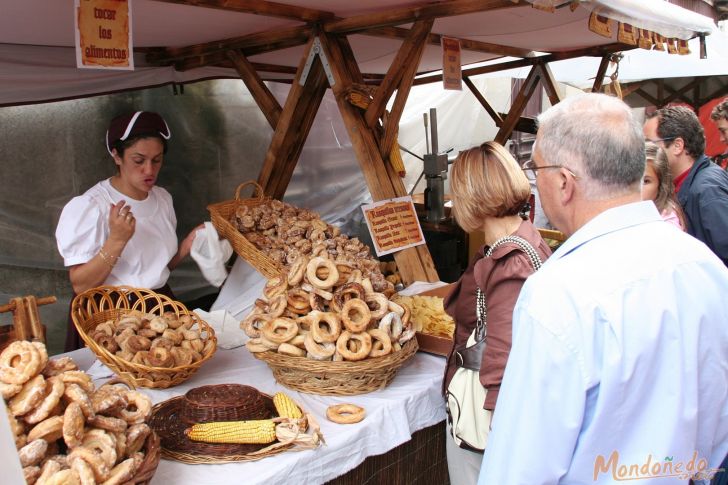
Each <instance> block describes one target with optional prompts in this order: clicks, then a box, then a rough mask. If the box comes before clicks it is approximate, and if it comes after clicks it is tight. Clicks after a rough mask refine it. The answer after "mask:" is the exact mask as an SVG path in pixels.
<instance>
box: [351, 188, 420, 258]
mask: <svg viewBox="0 0 728 485" xmlns="http://www.w3.org/2000/svg"><path fill="white" fill-rule="evenodd" d="M361 209H362V211H363V212H364V218H365V219H366V221H367V226H368V227H369V233H370V234H371V235H372V241H374V250H375V251H376V253H377V256H384V255H385V254H390V253H394V252H396V251H401V250H402V249H407V248H411V247H413V246H418V245H420V244H424V243H425V238H424V236H423V235H422V229H421V228H420V221H419V220H418V219H417V212H415V206H414V204H413V203H412V197H409V196H407V197H398V198H396V199H387V200H380V201H379V202H375V203H373V204H365V205H363V206H362V208H361Z"/></svg>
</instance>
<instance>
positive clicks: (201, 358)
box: [71, 286, 217, 388]
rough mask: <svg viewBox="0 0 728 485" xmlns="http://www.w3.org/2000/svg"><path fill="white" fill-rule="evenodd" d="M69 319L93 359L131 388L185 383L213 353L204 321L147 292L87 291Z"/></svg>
mask: <svg viewBox="0 0 728 485" xmlns="http://www.w3.org/2000/svg"><path fill="white" fill-rule="evenodd" d="M71 318H72V319H73V323H74V325H75V326H76V328H77V329H78V333H79V334H80V335H81V338H82V339H83V341H84V342H85V343H86V345H87V346H88V348H89V349H91V350H92V351H93V352H94V353H95V354H96V356H97V357H98V359H99V360H100V361H101V362H103V363H104V364H105V365H107V366H108V367H109V368H111V369H112V370H113V371H114V372H115V373H116V374H117V375H118V376H119V378H120V379H121V380H122V381H124V382H126V383H128V384H130V385H132V386H134V387H138V386H141V387H151V388H167V387H171V386H174V385H177V384H179V383H181V382H184V381H185V380H187V379H188V378H189V377H190V376H192V374H194V373H195V372H197V369H199V368H200V366H202V364H204V363H205V362H206V361H208V360H209V359H210V358H211V357H212V355H213V354H214V353H215V350H216V349H217V339H216V338H215V332H214V330H213V329H212V328H211V327H210V326H209V325H208V324H207V323H206V322H205V321H204V320H202V319H201V318H199V316H198V315H197V314H195V313H194V312H191V311H189V310H188V309H187V308H186V307H185V306H184V305H183V304H182V303H180V302H178V301H174V300H172V299H170V298H168V297H167V296H164V295H161V294H158V293H155V292H153V291H151V290H147V289H142V288H132V287H128V286H101V287H98V288H93V289H90V290H87V291H85V292H83V293H81V294H79V295H78V296H76V297H75V298H74V299H73V302H72V304H71Z"/></svg>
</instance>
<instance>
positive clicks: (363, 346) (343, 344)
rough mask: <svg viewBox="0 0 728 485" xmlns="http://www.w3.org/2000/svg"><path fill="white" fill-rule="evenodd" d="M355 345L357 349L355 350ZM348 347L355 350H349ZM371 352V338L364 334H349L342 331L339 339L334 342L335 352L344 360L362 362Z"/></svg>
mask: <svg viewBox="0 0 728 485" xmlns="http://www.w3.org/2000/svg"><path fill="white" fill-rule="evenodd" d="M357 344H358V348H356V345H357ZM349 345H353V346H354V347H355V348H356V350H350V348H349ZM371 350H372V337H371V335H369V334H368V333H366V332H361V333H351V332H349V331H344V332H341V335H340V336H339V339H338V340H337V341H336V351H337V352H338V353H340V354H341V356H342V357H343V358H344V360H351V361H358V360H364V359H366V358H367V357H368V356H369V352H371Z"/></svg>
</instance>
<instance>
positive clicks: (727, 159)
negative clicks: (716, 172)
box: [710, 98, 728, 170]
mask: <svg viewBox="0 0 728 485" xmlns="http://www.w3.org/2000/svg"><path fill="white" fill-rule="evenodd" d="M710 119H711V120H713V121H714V122H715V125H716V126H717V127H718V139H719V140H720V142H721V143H722V144H723V145H725V146H726V148H727V149H728V98H725V99H724V100H723V101H721V102H720V103H719V104H717V105H715V107H714V108H713V111H711V113H710ZM715 158H716V163H717V164H718V165H719V166H720V167H721V168H722V169H723V170H725V169H726V164H727V163H728V152H725V153H723V154H722V155H718V156H717V157H715Z"/></svg>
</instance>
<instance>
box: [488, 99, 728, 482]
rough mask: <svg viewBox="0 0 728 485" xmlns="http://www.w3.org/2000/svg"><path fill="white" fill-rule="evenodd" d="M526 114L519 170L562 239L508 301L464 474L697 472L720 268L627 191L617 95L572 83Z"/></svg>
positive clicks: (713, 378) (631, 130) (634, 154)
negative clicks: (481, 433) (504, 336)
mask: <svg viewBox="0 0 728 485" xmlns="http://www.w3.org/2000/svg"><path fill="white" fill-rule="evenodd" d="M538 121H539V130H538V135H537V138H536V146H535V149H534V154H533V162H534V164H535V167H533V168H532V171H533V172H535V174H536V183H537V185H538V189H539V195H540V197H541V203H542V204H543V208H544V211H545V212H546V215H547V216H548V218H549V220H550V221H551V222H552V223H553V225H554V226H556V228H557V229H559V230H561V231H562V232H564V233H565V234H567V235H568V236H569V238H568V239H567V240H566V241H565V242H564V244H563V245H562V246H561V247H560V248H559V249H558V250H557V251H556V252H554V254H553V255H552V256H551V258H549V260H548V261H546V263H545V264H544V265H543V267H542V268H541V269H540V270H539V271H537V272H536V273H534V274H533V275H532V276H530V277H529V278H528V280H527V281H526V283H525V285H524V286H523V289H522V291H521V294H520V296H519V299H518V303H517V304H516V307H515V310H514V315H513V347H512V350H511V354H510V356H509V359H508V364H507V366H506V370H505V375H504V377H503V384H502V387H501V392H500V395H499V397H498V403H497V407H496V409H497V410H496V412H495V413H494V417H493V423H492V431H491V434H490V437H489V442H488V445H487V448H486V450H485V454H484V458H483V465H482V468H481V472H480V478H479V481H478V483H479V484H480V485H486V484H487V485H491V484H492V485H501V484H529V485H532V484H556V483H564V484H567V483H568V484H587V483H614V482H617V481H623V480H638V479H640V480H641V479H657V480H655V481H653V480H650V481H649V483H661V484H662V483H685V482H686V481H687V478H688V476H690V477H692V478H694V479H696V480H699V481H700V482H701V483H702V481H703V480H704V479H709V478H710V477H711V475H714V474H715V473H717V472H716V471H715V470H714V469H715V468H717V467H718V465H719V464H720V462H721V460H722V459H723V457H724V456H725V454H726V451H728V332H726V322H727V321H728V298H726V295H725V293H726V288H728V268H726V267H725V266H724V265H723V263H722V262H721V261H720V260H719V259H718V258H717V257H716V256H715V254H713V252H711V251H710V250H709V249H708V248H707V247H706V246H705V245H704V244H702V243H701V242H699V241H697V240H696V239H695V238H693V237H690V236H689V235H687V234H685V233H683V232H681V231H676V230H675V228H674V227H672V226H671V225H669V224H666V223H665V222H664V221H663V220H662V217H661V216H660V214H659V212H658V211H657V209H656V207H655V205H654V204H653V203H652V202H651V201H644V202H643V201H641V197H640V189H641V180H642V176H643V173H644V169H645V155H644V140H643V134H642V130H641V127H640V125H639V124H638V123H637V122H636V121H635V120H634V119H633V117H632V112H631V110H630V109H629V107H628V106H627V105H626V104H624V103H623V102H622V101H620V100H619V99H617V98H612V97H608V96H605V95H603V94H584V95H579V96H575V97H570V98H567V99H566V100H564V101H562V102H560V103H559V104H557V105H555V106H554V107H552V108H550V109H549V110H548V111H546V112H545V113H543V114H542V115H541V116H539V119H538ZM691 461H692V465H690V463H691ZM656 463H657V464H659V467H657V468H656V466H655V464H656ZM678 464H680V469H681V470H683V473H687V474H688V475H687V476H685V477H684V478H683V479H682V481H680V480H679V479H678V478H676V477H673V478H664V479H663V480H659V479H658V478H660V477H664V476H666V475H668V473H669V471H668V470H674V467H675V466H677V465H678ZM698 464H699V465H698ZM698 468H700V470H698ZM645 483H647V482H645Z"/></svg>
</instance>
